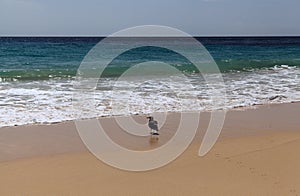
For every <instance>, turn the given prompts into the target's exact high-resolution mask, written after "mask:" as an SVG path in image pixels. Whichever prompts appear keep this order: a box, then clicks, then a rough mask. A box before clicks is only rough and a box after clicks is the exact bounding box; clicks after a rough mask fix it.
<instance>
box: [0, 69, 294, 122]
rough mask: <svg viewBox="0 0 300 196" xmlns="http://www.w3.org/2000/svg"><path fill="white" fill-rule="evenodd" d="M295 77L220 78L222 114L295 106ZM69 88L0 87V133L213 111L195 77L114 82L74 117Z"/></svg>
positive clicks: (265, 73) (54, 84) (288, 73)
mask: <svg viewBox="0 0 300 196" xmlns="http://www.w3.org/2000/svg"><path fill="white" fill-rule="evenodd" d="M299 75H300V69H299V68H296V67H290V66H275V67H274V68H272V69H264V70H254V71H252V72H240V73H226V74H224V75H223V76H224V80H225V84H226V91H227V100H228V101H227V105H226V106H224V107H223V109H226V108H234V107H240V106H251V105H254V104H268V103H284V102H292V101H300V77H299ZM212 77H213V76H212ZM74 83H75V81H74V80H45V81H32V82H28V81H27V82H26V81H24V82H20V81H19V82H0V113H1V116H0V127H3V126H13V125H22V124H29V123H51V122H60V121H65V120H72V119H76V118H91V117H96V116H110V115H128V114H136V113H145V114H147V113H152V112H165V111H193V110H211V109H216V108H213V105H212V101H211V95H212V94H214V93H217V92H214V89H211V88H209V87H208V86H207V85H206V84H205V81H204V80H203V79H201V78H200V77H199V76H198V75H194V76H192V77H190V78H188V79H185V80H184V81H183V80H180V79H178V80H176V78H164V79H160V80H158V79H153V80H151V79H147V80H144V81H143V80H139V81H135V82H134V81H121V82H117V83H116V84H115V87H114V89H108V90H96V91H95V92H94V91H93V90H91V91H89V92H87V94H86V95H85V96H87V97H88V100H90V101H87V102H86V103H85V104H86V107H84V108H82V110H80V111H76V110H75V109H74V108H73V105H72V99H73V90H74V89H73V84H74ZM188 83H189V84H192V85H187V84H188ZM100 84H101V85H100V86H99V89H101V87H103V88H104V87H108V86H109V85H111V80H108V79H105V80H102V81H101V83H100ZM74 99H76V97H74ZM92 100H95V102H93V101H92ZM94 103H95V105H93V104H94ZM91 110H93V111H91Z"/></svg>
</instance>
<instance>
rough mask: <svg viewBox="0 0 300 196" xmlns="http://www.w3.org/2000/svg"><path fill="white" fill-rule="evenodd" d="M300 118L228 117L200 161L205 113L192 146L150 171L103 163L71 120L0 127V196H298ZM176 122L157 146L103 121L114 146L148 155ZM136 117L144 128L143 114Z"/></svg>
mask: <svg viewBox="0 0 300 196" xmlns="http://www.w3.org/2000/svg"><path fill="white" fill-rule="evenodd" d="M299 115H300V103H290V104H273V105H265V106H257V107H256V108H248V109H236V110H232V111H229V112H228V113H227V115H226V119H225V124H224V127H223V129H222V133H221V135H220V138H219V139H218V141H217V143H216V144H215V146H214V147H213V149H212V150H211V151H210V152H209V153H208V154H207V155H206V156H204V157H199V156H198V150H199V147H200V144H201V139H202V137H203V134H204V133H205V130H206V127H207V124H208V121H209V113H204V114H203V115H202V114H201V117H200V124H199V129H198V132H197V136H196V137H195V139H194V141H193V142H192V144H191V145H190V146H189V148H188V149H187V150H186V151H185V152H184V153H183V154H182V155H181V156H180V157H179V158H177V159H176V160H175V161H173V162H171V163H170V164H168V165H166V166H164V167H162V168H159V169H155V170H152V171H147V172H128V171H122V170H119V169H116V168H113V167H111V166H108V165H106V164H105V163H103V162H101V161H100V160H98V159H97V158H96V157H95V156H93V155H92V154H91V153H90V152H89V151H88V150H87V149H86V148H85V146H84V144H83V143H82V141H81V139H80V137H79V135H78V133H77V131H76V128H75V125H74V122H72V121H68V122H62V123H57V124H52V125H25V126H15V127H4V128H0V174H1V175H0V195H230V196H233V195H272V196H274V195H300V166H299V165H300V156H299V154H300V121H299ZM178 116H179V114H178V113H170V114H168V121H167V123H166V125H164V126H163V128H162V129H161V136H160V140H159V142H158V143H156V144H152V143H149V137H144V138H140V137H134V136H130V135H128V134H126V133H124V132H122V130H121V128H120V127H118V126H117V124H116V123H115V122H114V120H113V119H111V118H100V119H99V120H100V121H101V123H102V124H103V125H104V126H106V127H107V128H108V129H109V131H110V136H111V138H112V139H113V140H115V141H116V142H117V143H119V144H121V145H122V146H125V147H127V148H129V149H135V150H147V149H152V148H156V147H158V146H160V145H163V144H164V142H166V141H168V140H169V139H170V138H171V137H172V136H173V134H174V131H173V130H174V129H176V123H175V122H177V119H178ZM124 118H126V117H124ZM134 118H135V119H136V121H137V122H141V123H145V122H146V121H145V120H146V119H145V117H144V116H135V117H134ZM174 126H175V127H174Z"/></svg>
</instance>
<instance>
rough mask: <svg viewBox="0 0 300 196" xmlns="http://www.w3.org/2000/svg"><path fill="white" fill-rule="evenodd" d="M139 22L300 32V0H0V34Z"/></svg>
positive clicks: (198, 30) (194, 29) (212, 31)
mask: <svg viewBox="0 0 300 196" xmlns="http://www.w3.org/2000/svg"><path fill="white" fill-rule="evenodd" d="M137 25H165V26H170V27H174V28H178V29H180V30H182V31H185V32H186V33H188V34H191V35H194V36H215V35H219V36H230V35H300V1H299V0H0V35H1V36H5V35H28V36H32V35H52V36H56V35H66V36H67V35H79V36H86V35H93V36H105V35H109V34H112V33H114V32H116V31H119V30H122V29H124V28H129V27H133V26H137Z"/></svg>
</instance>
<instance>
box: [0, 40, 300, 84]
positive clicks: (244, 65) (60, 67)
mask: <svg viewBox="0 0 300 196" xmlns="http://www.w3.org/2000/svg"><path fill="white" fill-rule="evenodd" d="M101 39H102V38H66V37H63V38H42V37H40V38H22V37H19V38H4V37H2V38H0V78H2V80H39V79H42V80H43V79H52V78H56V77H58V78H61V77H62V78H68V77H73V76H75V75H76V71H77V69H78V67H79V65H80V63H81V61H82V60H83V58H84V56H85V55H86V54H87V52H88V51H89V50H90V49H91V48H92V47H93V46H94V45H95V44H97V43H98V42H99V41H100V40H101ZM197 39H198V40H199V41H200V42H201V43H202V44H203V45H204V46H205V47H206V49H207V50H208V51H209V52H210V54H211V55H212V57H213V58H214V59H215V61H216V63H217V64H218V66H219V68H220V70H221V71H222V72H232V71H251V70H253V69H263V68H269V67H274V66H275V65H290V66H300V38H299V37H271V38H197ZM153 57H155V58H156V59H159V60H161V61H167V62H170V63H172V64H176V65H178V64H179V65H181V66H182V69H183V70H186V71H191V70H190V67H191V65H190V64H188V63H186V62H185V61H183V60H182V59H180V58H179V59H178V58H176V56H174V55H172V53H170V52H168V51H165V50H157V49H153V48H150V47H148V48H141V49H137V50H135V51H132V52H129V53H128V55H123V58H119V59H118V61H117V62H116V63H115V65H114V66H112V67H111V69H110V71H109V73H108V76H112V77H113V76H115V75H117V73H119V72H120V70H122V68H124V67H126V66H130V65H131V64H134V63H136V62H138V61H139V59H143V60H151V59H153Z"/></svg>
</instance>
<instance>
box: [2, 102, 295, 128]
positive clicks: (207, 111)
mask: <svg viewBox="0 0 300 196" xmlns="http://www.w3.org/2000/svg"><path fill="white" fill-rule="evenodd" d="M295 103H296V104H297V103H300V101H291V102H283V103H277V102H272V103H266V104H253V105H248V106H234V107H232V108H225V109H216V110H213V111H219V110H221V111H225V112H226V113H227V112H231V111H247V110H255V109H259V108H260V107H272V106H273V105H285V104H295ZM211 111H212V110H201V111H199V110H198V111H196V110H189V111H167V112H153V113H167V114H172V113H183V112H186V113H193V112H194V113H210V112H211ZM153 113H149V114H148V113H136V114H116V115H107V116H106V115H103V116H98V117H92V118H82V119H70V120H62V121H57V122H37V123H27V124H20V125H17V124H16V125H11V126H0V129H2V128H10V127H19V126H40V125H44V126H47V125H50V126H51V125H55V124H60V123H65V122H74V121H76V120H92V119H103V118H118V117H130V116H147V115H150V114H153Z"/></svg>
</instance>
